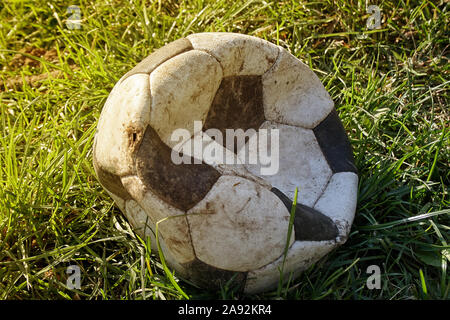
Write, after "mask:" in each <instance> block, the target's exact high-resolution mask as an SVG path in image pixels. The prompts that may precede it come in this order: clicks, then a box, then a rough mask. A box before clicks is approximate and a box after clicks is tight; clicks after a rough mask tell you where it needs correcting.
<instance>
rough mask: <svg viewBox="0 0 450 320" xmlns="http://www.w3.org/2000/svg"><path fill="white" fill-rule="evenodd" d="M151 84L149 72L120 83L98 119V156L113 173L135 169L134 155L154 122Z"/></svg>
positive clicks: (99, 162) (96, 154)
mask: <svg viewBox="0 0 450 320" xmlns="http://www.w3.org/2000/svg"><path fill="white" fill-rule="evenodd" d="M150 104H151V97H150V84H149V76H148V75H147V74H136V75H133V76H131V77H128V78H126V79H125V80H124V81H123V82H118V83H117V84H116V86H115V87H114V88H113V90H112V91H111V93H110V95H109V97H108V99H107V101H106V103H105V106H104V107H103V110H102V113H101V115H100V119H99V121H98V128H101V130H98V132H97V133H96V136H95V139H96V147H95V150H94V152H95V157H96V159H97V162H98V165H99V166H100V167H101V168H102V169H103V170H106V171H108V172H110V173H113V174H116V175H119V176H121V175H127V174H130V173H131V172H132V168H133V159H132V155H133V153H134V152H135V150H136V146H138V145H139V140H140V139H141V138H142V136H143V134H144V130H145V128H146V127H147V125H148V123H149V121H150Z"/></svg>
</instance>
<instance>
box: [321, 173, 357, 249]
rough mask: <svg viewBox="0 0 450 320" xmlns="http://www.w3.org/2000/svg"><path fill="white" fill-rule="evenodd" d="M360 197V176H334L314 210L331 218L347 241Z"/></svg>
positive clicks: (340, 234) (342, 174)
mask: <svg viewBox="0 0 450 320" xmlns="http://www.w3.org/2000/svg"><path fill="white" fill-rule="evenodd" d="M357 196H358V176H357V175H356V174H355V173H353V172H339V173H335V174H333V176H332V177H331V180H330V182H329V183H328V186H327V188H326V189H325V191H324V193H323V195H322V196H321V197H320V199H319V201H317V203H316V205H315V206H314V209H316V210H318V211H320V212H321V213H323V214H324V215H326V216H328V217H330V218H331V219H332V220H333V221H334V223H335V224H336V226H337V227H338V229H339V236H340V237H341V238H342V239H341V241H345V240H346V237H347V234H348V233H349V232H350V228H351V226H352V223H353V218H354V217H355V211H356V204H357Z"/></svg>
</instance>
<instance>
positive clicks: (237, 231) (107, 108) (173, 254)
mask: <svg viewBox="0 0 450 320" xmlns="http://www.w3.org/2000/svg"><path fill="white" fill-rule="evenodd" d="M194 122H196V124H197V128H196V126H195V125H194ZM198 124H200V126H199V125H198ZM180 129H181V130H184V131H182V132H184V140H183V139H182V141H181V142H180V141H179V140H176V139H175V140H174V132H180V131H177V130H180ZM229 129H234V130H235V132H237V131H238V130H239V129H241V133H242V132H244V133H248V134H247V135H245V137H244V138H245V139H244V140H243V141H244V142H242V143H241V144H240V145H239V144H238V146H237V147H236V146H235V145H234V146H233V144H230V145H231V146H232V147H229V146H228V144H226V143H225V142H223V141H221V139H218V138H217V137H218V136H219V135H220V134H223V136H226V134H227V130H229ZM263 129H264V130H263ZM252 130H253V131H252ZM186 134H187V137H186ZM254 137H256V138H258V137H260V138H261V139H259V140H257V139H256V140H255V139H252V138H254ZM263 137H266V138H267V140H266V141H268V142H267V143H268V148H269V149H270V150H271V152H272V154H271V156H272V158H271V161H272V160H273V163H272V164H274V165H273V166H272V167H273V169H274V170H272V171H270V170H269V172H268V171H267V170H266V171H264V169H267V168H268V166H269V165H270V163H268V162H267V161H265V162H264V161H262V160H263V159H262V158H261V159H257V161H256V162H255V161H248V159H247V158H249V157H247V156H246V153H245V151H247V152H249V154H250V153H251V151H252V150H253V151H255V148H258V147H261V146H262V145H260V144H259V142H258V143H253V142H255V141H263V139H262V138H263ZM269 138H276V139H269ZM233 139H234V138H233ZM252 141H253V142H252ZM227 143H228V142H227ZM195 145H196V146H197V147H198V146H200V147H202V148H201V149H198V148H197V149H196V148H195ZM186 146H188V147H186ZM191 146H194V147H193V151H190V150H192V149H191V148H190V147H191ZM211 146H212V147H213V148H211ZM199 150H200V151H199ZM206 150H208V152H210V153H208V152H205V151H206ZM211 150H214V152H211ZM275 151H276V152H275ZM205 153H206V154H205ZM218 154H220V155H221V156H223V157H224V158H225V159H234V160H233V161H234V162H233V161H220V157H219V158H217V155H218ZM258 155H259V154H258V153H256V156H258ZM274 156H277V157H274ZM212 158H214V159H213V160H211V159H212ZM256 158H257V157H256ZM180 160H181V161H180ZM253 160H255V159H253ZM259 160H261V161H259ZM266 160H267V159H266ZM93 161H94V168H95V171H96V174H97V176H98V179H99V181H100V183H101V184H102V186H103V187H104V188H105V189H106V191H107V192H108V193H109V194H110V196H111V197H112V198H113V199H114V201H115V202H116V204H117V206H118V207H119V208H120V209H121V211H122V212H123V213H124V214H125V216H126V217H127V219H128V221H129V222H130V224H131V225H132V227H133V228H134V230H135V232H136V233H137V234H139V235H140V236H141V237H150V240H151V244H152V248H153V250H157V246H156V243H157V241H156V238H157V239H158V241H159V244H160V247H161V249H162V250H161V251H162V254H163V255H164V258H165V261H166V263H167V264H168V266H169V267H170V268H171V269H172V270H174V271H175V275H176V276H178V277H180V278H182V279H186V280H188V281H190V282H192V283H194V284H197V285H199V286H201V287H205V288H213V289H214V288H218V287H220V286H223V285H225V284H228V285H236V286H239V287H240V288H241V289H242V290H243V292H245V293H249V294H250V293H257V292H262V291H265V290H270V289H272V288H274V287H275V286H276V285H277V283H278V282H279V279H280V276H281V274H283V279H285V280H286V279H289V278H291V277H292V276H293V277H296V276H298V275H299V274H300V273H301V272H302V271H304V270H305V269H306V268H308V267H309V266H311V265H312V264H313V263H315V262H317V261H318V260H319V259H320V258H322V257H323V256H325V255H326V254H327V253H329V252H330V251H331V250H332V249H333V248H335V247H337V246H338V245H341V244H342V243H344V242H345V240H346V238H347V236H348V233H349V231H350V227H351V225H352V222H353V218H354V214H355V209H356V195H357V184H358V176H357V170H356V168H355V165H354V163H353V155H352V150H351V146H350V144H349V141H348V138H347V135H346V132H345V130H344V128H343V125H342V123H341V121H340V119H339V117H338V114H337V112H336V110H335V108H334V104H333V101H332V100H331V98H330V96H329V94H328V93H327V91H326V90H325V88H324V86H323V85H322V83H321V82H320V80H319V79H318V77H317V76H316V75H315V74H314V72H313V71H311V69H310V68H308V66H306V65H305V64H304V63H302V62H301V61H300V60H298V59H297V58H296V57H294V56H293V55H291V54H290V53H289V52H287V51H286V50H285V49H283V48H282V47H280V46H276V45H274V44H272V43H270V42H268V41H265V40H262V39H259V38H256V37H251V36H247V35H240V34H234V33H199V34H193V35H190V36H188V37H187V38H183V39H179V40H176V41H174V42H172V43H169V44H167V45H166V46H164V47H162V48H160V49H158V50H156V51H155V52H154V53H152V54H151V55H150V56H148V57H147V58H145V59H144V60H143V61H142V62H140V63H139V64H138V65H136V67H134V68H133V69H132V70H131V71H129V72H128V73H126V74H125V75H124V76H123V77H122V78H121V79H120V80H119V81H118V82H117V84H116V85H115V86H114V88H113V89H112V91H111V93H110V95H109V97H108V99H107V101H106V103H105V105H104V107H103V110H102V113H101V116H100V119H99V122H98V128H97V132H96V136H95V141H94V150H93ZM296 187H298V190H299V192H298V199H297V205H296V210H295V212H294V215H293V220H290V217H291V208H292V201H293V199H294V192H295V189H296ZM290 221H291V223H290ZM292 221H293V223H292ZM156 225H158V234H156ZM289 230H291V232H289ZM289 235H290V236H289ZM286 249H287V250H286ZM283 261H284V263H283Z"/></svg>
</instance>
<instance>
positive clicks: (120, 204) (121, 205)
mask: <svg viewBox="0 0 450 320" xmlns="http://www.w3.org/2000/svg"><path fill="white" fill-rule="evenodd" d="M105 191H106V192H107V193H108V194H109V196H110V197H111V198H112V199H113V200H114V202H115V203H116V205H117V206H118V207H119V209H120V211H122V212H125V200H124V199H122V198H121V197H119V196H116V195H115V194H114V193H112V192H110V191H108V190H107V189H105Z"/></svg>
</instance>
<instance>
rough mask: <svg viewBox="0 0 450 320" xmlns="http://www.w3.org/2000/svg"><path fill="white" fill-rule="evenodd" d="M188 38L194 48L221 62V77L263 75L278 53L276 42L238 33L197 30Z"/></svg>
mask: <svg viewBox="0 0 450 320" xmlns="http://www.w3.org/2000/svg"><path fill="white" fill-rule="evenodd" d="M187 38H188V39H189V40H190V41H191V43H192V46H193V47H194V49H197V50H204V51H206V52H208V53H209V54H211V55H212V56H214V57H215V58H216V59H217V60H218V61H219V62H220V64H221V65H222V68H223V76H224V77H229V76H237V75H262V74H263V73H265V72H266V71H267V70H269V69H270V67H272V65H273V64H274V62H275V61H276V59H277V56H278V48H277V46H276V45H274V44H272V43H270V42H268V41H265V40H262V39H259V38H256V37H252V36H248V35H243V34H238V33H216V32H208V33H197V34H192V35H190V36H188V37H187Z"/></svg>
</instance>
